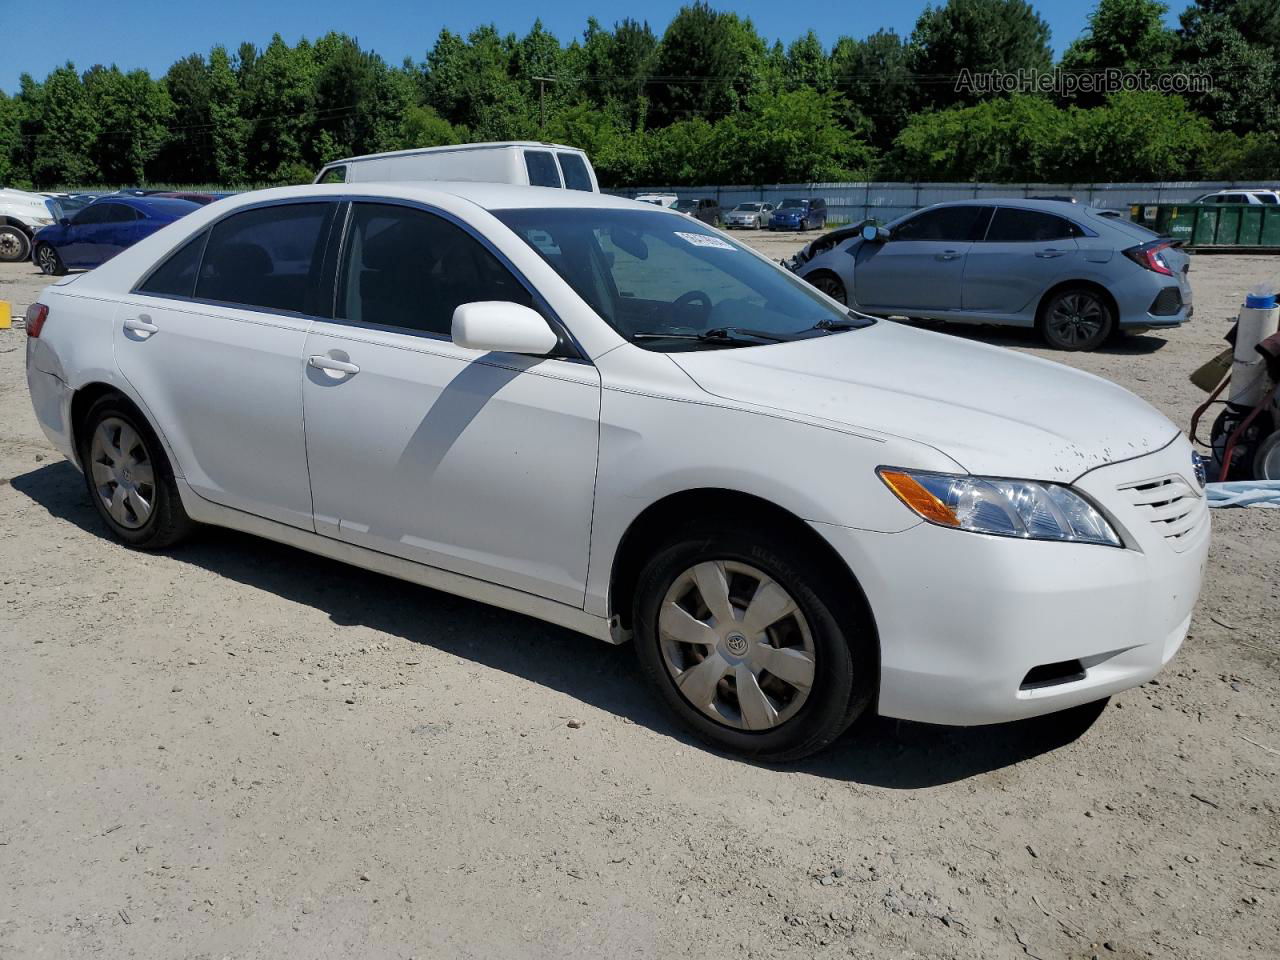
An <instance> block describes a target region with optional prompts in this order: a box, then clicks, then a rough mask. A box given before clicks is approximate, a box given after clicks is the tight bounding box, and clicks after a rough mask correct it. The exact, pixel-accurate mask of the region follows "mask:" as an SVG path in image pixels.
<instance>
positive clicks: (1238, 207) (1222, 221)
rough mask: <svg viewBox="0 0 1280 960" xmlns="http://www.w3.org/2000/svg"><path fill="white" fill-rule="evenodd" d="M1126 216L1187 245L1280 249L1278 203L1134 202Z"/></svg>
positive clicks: (1279, 207)
mask: <svg viewBox="0 0 1280 960" xmlns="http://www.w3.org/2000/svg"><path fill="white" fill-rule="evenodd" d="M1129 219H1130V220H1132V221H1133V222H1134V223H1140V224H1142V225H1143V226H1144V227H1147V228H1148V229H1151V230H1154V231H1155V232H1156V233H1159V234H1161V235H1162V236H1166V237H1172V238H1174V239H1175V240H1181V241H1182V242H1183V243H1185V244H1186V245H1187V246H1189V247H1202V248H1211V247H1258V248H1273V249H1280V205H1276V206H1272V205H1268V204H1249V203H1212V204H1208V203H1206V204H1199V203H1133V204H1130V205H1129Z"/></svg>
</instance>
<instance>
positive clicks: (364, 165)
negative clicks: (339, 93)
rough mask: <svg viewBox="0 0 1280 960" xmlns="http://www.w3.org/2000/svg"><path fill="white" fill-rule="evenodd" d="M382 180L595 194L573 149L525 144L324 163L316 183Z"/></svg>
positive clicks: (584, 162)
mask: <svg viewBox="0 0 1280 960" xmlns="http://www.w3.org/2000/svg"><path fill="white" fill-rule="evenodd" d="M387 180H393V181H394V180H478V181H481V182H483V183H516V184H520V185H522V186H530V187H561V188H563V189H565V190H585V191H587V192H589V193H599V192H600V185H599V184H598V183H597V182H596V172H595V170H594V169H593V168H592V166H591V161H590V160H588V159H587V155H586V154H585V153H583V152H582V151H581V150H579V149H578V148H577V147H566V146H563V145H561V144H558V143H538V142H536V141H532V140H524V141H517V142H509V143H463V144H458V145H456V146H449V147H424V148H422V149H420V150H396V151H394V152H392V153H371V154H368V155H367V156H363V157H348V158H347V159H345V160H335V161H333V163H330V164H326V165H325V167H324V168H323V169H322V170H321V171H320V173H319V174H317V176H316V179H315V182H316V183H368V182H372V181H387Z"/></svg>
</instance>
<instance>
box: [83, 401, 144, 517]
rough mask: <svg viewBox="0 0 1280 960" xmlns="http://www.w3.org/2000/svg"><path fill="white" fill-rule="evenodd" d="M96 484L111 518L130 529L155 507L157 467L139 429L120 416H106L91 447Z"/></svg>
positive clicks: (96, 488) (90, 463)
mask: <svg viewBox="0 0 1280 960" xmlns="http://www.w3.org/2000/svg"><path fill="white" fill-rule="evenodd" d="M89 470H90V473H91V476H92V478H93V487H94V489H95V490H96V491H97V493H98V497H99V498H100V499H101V501H102V505H103V507H104V508H105V509H106V511H107V513H109V514H110V515H111V519H112V520H114V521H115V522H116V523H118V524H120V526H122V527H124V528H126V529H128V530H137V529H138V528H139V527H142V526H144V525H145V524H146V522H147V520H148V519H149V518H150V517H151V511H152V508H153V507H154V506H155V495H156V481H155V469H154V467H153V466H152V462H151V456H150V454H149V453H148V451H147V446H146V444H145V443H144V442H143V440H142V437H141V436H139V435H138V432H137V431H136V430H134V429H133V427H131V426H129V424H127V423H125V422H124V421H123V420H121V419H120V418H119V417H105V418H103V420H102V422H101V423H99V424H98V428H97V429H96V430H94V432H93V442H92V443H91V444H90V447H89Z"/></svg>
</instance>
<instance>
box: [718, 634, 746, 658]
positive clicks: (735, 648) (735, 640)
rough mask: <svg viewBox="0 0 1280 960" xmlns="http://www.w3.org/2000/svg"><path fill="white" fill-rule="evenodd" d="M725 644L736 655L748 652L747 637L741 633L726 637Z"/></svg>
mask: <svg viewBox="0 0 1280 960" xmlns="http://www.w3.org/2000/svg"><path fill="white" fill-rule="evenodd" d="M724 645H725V646H726V647H728V648H729V652H730V653H732V654H733V655H734V656H735V657H740V656H742V655H743V654H744V653H746V652H747V638H746V637H744V636H743V635H742V634H740V633H731V634H729V636H727V637H725V640H724Z"/></svg>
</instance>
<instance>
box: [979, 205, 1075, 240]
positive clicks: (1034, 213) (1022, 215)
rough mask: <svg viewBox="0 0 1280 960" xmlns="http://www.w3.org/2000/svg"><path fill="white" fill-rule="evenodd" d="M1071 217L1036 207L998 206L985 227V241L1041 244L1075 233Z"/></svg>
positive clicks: (1063, 238)
mask: <svg viewBox="0 0 1280 960" xmlns="http://www.w3.org/2000/svg"><path fill="white" fill-rule="evenodd" d="M1079 234H1080V231H1079V228H1077V227H1076V226H1075V225H1074V224H1073V223H1071V221H1070V220H1064V219H1063V218H1062V217H1055V216H1054V215H1053V214H1051V213H1043V212H1041V211H1039V210H1020V209H1018V208H1017V207H997V208H996V215H995V219H994V220H992V221H991V227H990V229H988V230H987V243H1042V242H1044V241H1047V240H1065V239H1067V238H1068V237H1073V236H1078V235H1079Z"/></svg>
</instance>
